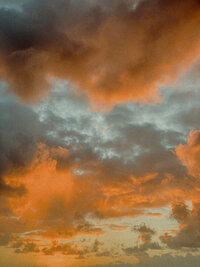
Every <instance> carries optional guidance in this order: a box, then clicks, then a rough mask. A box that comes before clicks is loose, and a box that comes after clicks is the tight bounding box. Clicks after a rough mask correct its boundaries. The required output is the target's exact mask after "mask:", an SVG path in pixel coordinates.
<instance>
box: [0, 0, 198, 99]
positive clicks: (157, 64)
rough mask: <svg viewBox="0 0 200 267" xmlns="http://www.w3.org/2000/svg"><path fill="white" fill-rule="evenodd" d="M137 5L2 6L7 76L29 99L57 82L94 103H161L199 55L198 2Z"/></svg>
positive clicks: (2, 52)
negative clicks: (165, 89)
mask: <svg viewBox="0 0 200 267" xmlns="http://www.w3.org/2000/svg"><path fill="white" fill-rule="evenodd" d="M61 3H62V5H61ZM133 5H134V1H128V0H125V1H122V0H121V1H117V2H116V1H111V2H109V3H108V2H107V1H101V2H99V1H83V2H81V3H80V2H79V1H77V2H76V1H72V2H69V1H60V0H59V1H56V2H55V1H52V0H51V1H50V2H49V1H46V0H42V1H34V2H33V1H32V2H30V3H28V4H26V5H23V6H22V10H21V11H20V12H18V11H17V10H15V9H2V8H1V9H0V14H1V15H0V18H1V20H0V24H1V25H2V26H1V27H2V29H1V37H0V40H1V44H2V45H1V47H0V58H1V62H2V63H1V65H0V70H1V74H2V77H4V78H5V79H6V80H7V81H8V83H9V84H10V85H11V89H12V90H13V91H14V92H15V93H16V94H18V95H19V96H20V97H22V98H23V99H26V100H31V101H32V100H35V99H37V98H38V96H40V95H43V94H45V93H46V92H47V90H48V87H49V80H50V78H51V77H57V78H61V79H67V80H69V81H70V82H71V83H73V84H75V85H76V86H78V87H79V88H80V89H83V90H85V91H86V92H88V94H89V97H90V98H91V99H92V100H94V101H95V102H99V101H100V102H107V103H110V104H113V103H118V102H121V101H129V100H134V101H143V102H146V101H158V100H159V88H158V87H159V84H169V83H171V82H174V81H175V80H176V79H177V77H179V76H180V75H182V74H183V73H184V71H185V70H186V69H187V68H188V67H189V66H190V65H191V64H192V63H193V62H194V61H195V60H196V59H197V58H198V56H199V53H200V6H199V1H198V0H185V1H178V0H176V1H174V0H168V1H162V0H153V1H148V0H145V1H139V3H138V5H137V6H136V7H135V8H134V7H133ZM174 10H176V12H174ZM37 14H40V16H38V15H37ZM77 14H78V16H77ZM49 29H51V30H49Z"/></svg>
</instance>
